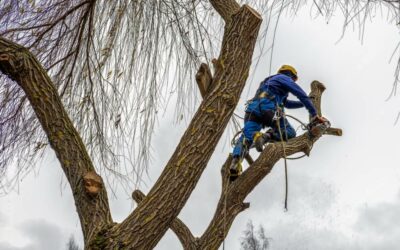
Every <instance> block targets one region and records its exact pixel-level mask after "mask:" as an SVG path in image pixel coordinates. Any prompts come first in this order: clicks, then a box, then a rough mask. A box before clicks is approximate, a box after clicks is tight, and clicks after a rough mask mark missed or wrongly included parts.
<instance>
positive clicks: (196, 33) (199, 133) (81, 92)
mask: <svg viewBox="0 0 400 250" xmlns="http://www.w3.org/2000/svg"><path fill="white" fill-rule="evenodd" d="M257 2H258V1H252V2H251V3H249V4H250V5H251V6H253V7H254V8H252V7H250V5H240V4H239V3H237V2H236V1H235V0H210V1H208V2H206V1H201V0H185V1H174V0H172V1H158V0H152V1H140V0H138V1H105V0H86V1H84V0H73V1H66V0H57V1H53V0H52V1H50V0H44V1H34V0H27V1H15V0H3V1H2V2H1V4H2V6H1V7H0V23H1V26H0V72H2V75H1V84H0V93H1V96H0V108H1V109H0V126H1V127H0V156H1V158H0V169H1V175H2V176H4V175H5V174H6V173H7V170H8V169H9V166H15V167H16V168H18V169H19V170H18V171H17V172H21V171H22V172H23V171H24V170H25V169H29V168H30V167H31V166H30V164H29V163H31V162H35V161H34V160H35V159H37V157H40V155H41V153H42V152H43V150H44V149H45V148H47V146H50V147H51V149H52V150H54V152H55V153H56V156H57V158H58V159H59V162H60V166H61V168H62V169H63V171H64V173H65V176H66V178H67V180H68V182H69V184H70V187H71V189H72V194H73V197H74V199H75V205H76V209H77V213H78V215H79V219H80V222H81V227H82V232H83V235H84V241H85V249H152V248H153V247H154V246H155V245H156V244H157V242H158V241H159V240H160V239H161V238H162V236H163V235H164V234H165V232H166V231H167V229H168V228H171V229H172V230H173V231H174V232H175V233H176V234H177V236H178V238H179V239H180V241H181V242H182V245H183V246H184V248H185V249H217V248H218V246H220V245H221V243H222V241H223V239H224V238H225V236H226V235H227V233H228V231H229V228H230V226H231V225H232V223H233V221H234V219H235V218H236V216H237V215H238V214H239V213H240V212H241V211H243V210H244V209H246V208H248V207H249V204H248V203H245V202H244V200H245V198H246V196H247V195H248V194H249V193H250V192H251V191H252V190H253V189H254V187H255V186H256V185H257V184H258V183H259V182H260V181H261V180H262V179H263V178H264V177H265V176H266V175H267V174H268V173H269V172H270V171H271V169H272V167H273V166H274V164H275V163H276V162H277V161H278V160H279V159H281V158H282V157H284V156H285V155H286V156H289V155H291V154H294V153H297V152H304V153H306V154H308V153H309V151H310V150H311V146H312V145H313V144H314V143H315V141H316V140H317V139H319V137H320V136H321V135H322V134H318V135H317V136H315V137H310V136H309V135H308V134H307V133H306V134H304V135H301V136H299V137H297V138H294V139H292V140H290V141H288V142H287V143H273V144H270V145H268V146H267V147H266V148H265V150H264V151H263V152H262V153H261V154H260V156H259V157H258V159H257V160H255V161H253V160H252V159H248V160H249V162H250V167H249V168H248V169H247V170H246V171H244V173H243V174H242V175H241V176H240V177H239V178H238V179H237V180H236V181H235V182H233V183H229V181H228V178H227V175H228V173H227V168H228V166H229V164H230V161H231V158H230V157H228V158H227V160H226V162H225V163H224V164H223V165H222V168H221V177H222V192H221V198H220V201H219V203H218V205H217V207H216V210H215V214H214V217H213V219H212V220H211V221H210V224H209V226H208V228H207V229H206V230H205V232H204V233H203V234H202V235H201V236H200V237H195V236H193V235H192V233H191V232H190V230H189V228H188V227H187V226H185V224H184V223H183V222H182V221H181V220H179V219H178V218H177V216H178V214H179V212H180V211H181V209H182V208H183V206H184V205H185V203H186V201H187V199H188V198H189V196H190V194H191V193H192V191H193V190H194V188H195V187H196V184H197V182H198V180H199V178H200V177H201V174H202V173H203V171H204V169H205V168H206V167H207V163H208V161H209V159H210V157H211V155H212V153H213V152H214V150H215V147H216V145H217V143H218V141H219V139H220V137H221V136H222V133H223V132H224V130H225V128H226V126H227V124H228V122H229V120H230V118H231V116H232V114H233V111H234V109H235V107H236V104H237V102H238V100H239V97H240V94H241V92H242V90H243V88H244V86H245V83H246V79H247V78H248V75H249V70H250V65H251V61H252V56H253V51H254V46H255V44H256V42H257V38H258V34H259V29H260V25H261V22H262V17H261V15H260V14H259V13H258V12H257V11H256V9H258V10H266V9H269V10H274V9H276V10H278V12H279V13H280V12H281V11H283V10H284V9H289V8H291V9H292V10H294V11H296V10H297V9H298V7H299V6H300V5H301V4H302V2H303V1H271V2H270V1H260V3H259V4H257ZM261 2H262V3H261ZM339 2H340V1H339ZM344 2H345V7H344V8H343V9H344V10H345V11H344V13H345V15H347V16H349V17H351V16H352V14H351V13H354V15H355V16H359V15H360V13H361V12H360V11H359V10H360V9H361V11H364V13H367V12H366V11H365V9H367V10H370V9H371V7H370V6H372V3H370V1H344ZM382 3H384V4H387V5H388V6H389V10H390V11H397V7H398V6H397V5H398V4H397V3H395V2H393V1H380V2H378V3H374V5H373V6H378V5H379V4H382ZM314 4H315V5H314V6H315V7H316V8H315V10H316V11H317V12H318V13H320V14H324V15H328V16H329V13H331V11H333V10H334V9H335V8H336V7H338V6H339V7H342V6H343V5H341V4H338V1H319V2H316V1H314ZM396 4H397V5H396ZM392 5H393V6H392ZM365 6H367V8H364V7H365ZM215 13H218V15H215ZM396 13H397V12H396ZM216 24H218V25H216ZM216 26H219V27H220V28H219V29H218V28H216ZM267 26H268V25H267ZM219 31H222V32H221V33H220V32H219ZM220 34H222V36H221V35H220ZM218 41H221V42H220V43H218ZM214 57H215V59H212V58H214ZM202 61H203V62H205V63H204V64H201V65H200V63H201V62H202ZM211 62H213V67H212V68H211V69H210V67H209V66H208V65H209V63H211ZM196 68H198V70H197V71H196V70H195V69H196ZM170 72H173V73H172V74H171V73H170ZM194 76H195V77H194ZM194 78H196V82H197V85H198V86H199V87H200V91H201V94H202V97H203V99H202V101H201V104H200V105H199V107H197V111H196V112H195V114H194V115H193V118H192V120H191V122H190V123H189V125H188V127H187V129H186V132H185V133H184V135H183V136H182V138H181V140H180V142H179V144H178V146H177V147H176V149H175V152H174V153H173V155H172V156H171V158H170V160H169V161H168V163H167V164H166V166H165V167H164V170H163V172H162V173H161V175H160V177H159V178H158V180H157V182H156V183H155V184H154V186H153V187H152V188H151V190H150V192H149V193H148V194H147V195H144V194H143V193H141V192H140V191H139V190H135V191H134V192H133V195H132V196H133V198H134V199H135V200H136V201H137V203H138V206H137V207H136V208H135V209H134V211H132V213H131V214H130V215H128V216H127V217H126V219H125V220H123V221H122V222H121V223H115V222H114V221H113V219H112V216H111V211H110V207H109V202H108V198H107V191H106V188H105V187H106V184H105V183H109V181H108V177H109V176H110V174H111V173H112V174H113V176H114V177H115V176H117V177H121V178H125V177H126V176H128V177H129V176H132V175H136V176H139V177H140V175H141V173H142V171H143V170H144V169H145V163H146V162H147V156H148V147H149V143H150V140H151V132H152V131H153V125H154V120H155V114H156V113H157V111H158V109H159V102H160V100H163V99H168V96H167V94H168V93H169V92H171V91H172V92H177V96H178V99H177V103H178V104H179V105H178V106H179V107H182V106H188V105H187V104H189V106H194V103H190V100H192V98H190V97H191V95H194V93H195V91H197V85H196V84H187V82H188V79H191V80H192V82H194ZM311 88H312V91H311V93H310V96H311V97H312V100H313V102H314V104H315V106H316V107H317V109H318V112H319V114H320V115H321V108H320V104H321V94H322V92H323V91H324V89H325V87H324V86H323V84H321V83H319V82H317V81H315V82H313V83H312V85H311ZM228 90H229V91H228ZM182 103H184V104H185V105H180V104H182ZM178 111H179V110H178ZM178 113H179V112H178ZM323 133H324V134H333V135H339V134H340V133H341V131H340V129H330V130H327V131H323ZM121 155H122V156H121ZM132 155H133V158H129V157H130V156H132ZM131 160H133V162H134V165H135V168H133V170H132V171H126V172H124V171H123V169H124V167H123V166H124V165H125V164H128V163H129V162H130V161H131ZM114 177H113V178H114ZM110 184H111V185H112V183H110ZM222 217H223V218H224V219H221V218H222Z"/></svg>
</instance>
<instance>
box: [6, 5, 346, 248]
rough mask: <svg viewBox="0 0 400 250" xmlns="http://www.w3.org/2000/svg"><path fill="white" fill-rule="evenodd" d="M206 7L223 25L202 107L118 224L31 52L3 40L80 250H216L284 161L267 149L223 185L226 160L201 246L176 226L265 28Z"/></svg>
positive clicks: (293, 146) (9, 70)
mask: <svg viewBox="0 0 400 250" xmlns="http://www.w3.org/2000/svg"><path fill="white" fill-rule="evenodd" d="M210 2H211V4H212V5H213V7H214V8H215V10H216V11H217V12H218V13H219V14H220V15H221V17H222V18H223V19H224V21H225V30H224V35H223V40H222V46H221V52H220V55H219V57H218V59H217V60H215V61H213V63H214V66H215V74H214V76H211V73H210V70H209V69H208V67H205V66H204V65H203V66H202V67H203V68H202V70H201V71H199V73H201V74H200V75H198V77H197V78H198V79H196V80H197V81H198V83H200V84H199V86H200V87H203V90H202V96H203V97H204V100H203V102H202V103H201V105H200V107H199V108H198V110H197V112H196V114H195V115H194V117H193V119H192V121H191V123H190V125H189V127H188V128H187V130H186V132H185V133H184V135H183V136H182V138H181V141H180V143H179V145H178V146H177V148H176V150H175V152H174V154H173V155H172V157H171V159H170V160H169V162H168V163H167V165H166V166H165V168H164V171H163V172H162V174H161V176H160V177H159V179H158V180H157V182H156V183H155V185H154V186H153V188H152V189H151V190H150V192H149V194H148V195H147V196H144V195H143V194H142V193H141V192H139V191H136V192H134V194H133V197H134V199H135V200H136V201H137V202H138V203H139V204H138V207H137V208H136V209H135V210H134V211H133V212H132V214H131V215H129V216H128V217H127V218H126V219H125V220H124V221H123V222H122V223H120V224H117V223H114V222H113V220H112V218H111V213H110V208H109V204H108V199H107V193H106V190H105V188H104V185H103V181H102V178H101V177H100V176H99V175H98V174H97V173H96V171H95V169H94V167H93V164H92V162H91V160H90V158H89V156H88V154H87V151H86V149H85V146H84V144H83V143H82V140H81V138H80V136H79V134H78V133H77V131H76V130H75V128H74V126H73V124H72V122H71V120H70V119H69V117H68V114H67V113H66V111H65V109H64V108H63V105H62V103H61V101H60V98H59V95H58V93H57V90H56V88H55V87H54V84H53V83H52V81H51V79H50V77H49V76H48V75H47V73H46V71H45V70H44V69H43V67H42V66H41V64H40V63H39V62H38V61H37V60H36V58H35V57H34V55H32V53H31V52H30V51H28V50H27V49H25V48H23V47H21V46H19V45H17V44H15V43H13V42H11V41H9V40H6V39H4V38H2V37H0V71H1V72H2V73H4V74H6V75H7V76H9V77H10V78H11V79H12V80H14V81H15V82H16V83H17V84H18V85H19V86H20V87H21V88H22V89H23V90H24V92H25V94H26V96H27V98H28V99H29V102H30V104H31V106H32V108H33V109H34V111H35V113H36V115H37V118H38V119H39V121H40V123H41V124H42V127H43V129H44V131H45V132H46V134H47V137H48V140H49V142H50V145H51V147H52V148H53V149H54V151H55V152H56V155H57V157H58V159H59V161H60V164H61V167H62V169H63V171H64V172H65V175H66V176H67V179H68V181H69V183H70V186H71V189H72V193H73V196H74V199H75V204H76V207H77V212H78V215H79V218H80V221H81V226H82V231H83V235H84V240H85V249H152V248H154V247H155V245H156V244H157V243H158V242H159V240H160V239H161V237H162V236H163V235H164V234H165V232H166V230H167V229H168V228H169V227H171V228H172V230H174V232H175V233H176V234H177V236H178V238H179V239H180V241H181V242H182V245H183V246H184V248H185V249H217V248H218V247H219V246H220V245H221V243H222V241H223V239H224V237H225V236H226V235H227V232H228V231H229V228H230V226H231V225H232V223H233V221H234V219H235V217H236V215H237V214H239V213H240V212H241V211H243V210H244V209H246V208H247V207H248V206H249V204H247V203H244V202H243V201H244V199H245V197H246V196H247V195H248V194H249V193H250V192H251V190H252V189H253V188H254V187H255V186H256V185H257V184H258V183H259V182H260V181H261V180H262V178H264V177H265V176H266V175H267V174H268V173H269V171H270V170H271V168H272V167H273V165H274V164H275V162H277V161H278V160H279V159H280V158H281V157H282V156H283V147H282V145H281V144H270V145H269V146H268V147H267V148H266V149H265V150H264V152H263V153H262V154H261V155H260V157H259V158H258V159H257V160H256V161H254V162H253V160H252V159H251V158H249V159H248V160H249V162H250V163H251V167H250V168H249V169H247V170H246V171H245V172H244V173H243V175H242V176H240V177H239V178H238V179H237V180H236V181H235V182H234V183H233V184H229V183H228V181H227V178H226V177H227V167H228V166H229V163H230V160H231V158H230V157H228V159H227V161H226V163H225V164H224V166H223V169H222V170H223V171H222V176H223V181H222V183H223V188H222V190H223V192H222V193H221V198H220V202H219V204H218V206H217V209H216V212H215V216H214V218H213V220H212V221H211V223H210V225H209V227H208V228H207V230H206V231H205V232H204V234H203V235H202V236H201V237H200V238H196V237H194V236H193V235H192V233H191V232H190V230H189V229H188V227H187V226H186V225H185V224H184V223H183V222H182V221H180V220H179V219H177V216H178V214H179V212H180V211H181V209H182V208H183V206H184V205H185V203H186V202H187V199H188V198H189V196H190V194H191V193H192V191H193V189H194V188H195V186H196V184H197V182H198V180H199V179H200V176H201V174H202V172H203V171H204V169H205V168H206V166H207V163H208V161H209V159H210V157H211V155H212V153H213V151H214V149H215V147H216V145H217V143H218V141H219V139H220V137H221V135H222V134H223V131H224V130H225V127H226V125H227V123H228V121H229V119H230V117H231V115H232V113H233V110H234V108H235V107H236V105H237V102H238V100H239V97H240V94H241V92H242V90H243V87H244V85H245V82H246V79H247V77H248V72H249V68H250V64H251V58H252V55H253V50H254V46H255V43H256V39H257V35H258V31H259V28H260V24H261V21H262V19H261V17H260V16H259V14H258V13H257V12H256V11H254V10H253V9H252V8H250V7H249V6H247V5H244V6H242V7H240V6H239V4H238V3H237V2H236V1H234V0H210ZM315 86H320V85H318V84H317V85H315ZM315 86H314V87H313V91H314V92H315V93H314V94H315V95H314V100H315V101H316V102H317V103H318V104H319V103H320V102H319V100H320V99H318V98H319V97H320V94H321V93H322V90H321V89H320V88H319V87H315ZM318 91H320V92H318ZM339 132H340V131H339V130H335V129H333V130H331V131H330V133H331V134H335V133H339ZM316 139H317V138H314V139H311V140H310V139H309V138H308V137H307V136H306V135H303V136H300V137H297V138H295V139H292V140H290V141H289V142H288V143H286V144H285V147H286V153H287V154H292V153H295V152H299V151H304V152H308V150H309V145H311V144H312V143H314V141H315V140H316ZM221 216H224V219H223V220H222V219H221V218H222V217H221Z"/></svg>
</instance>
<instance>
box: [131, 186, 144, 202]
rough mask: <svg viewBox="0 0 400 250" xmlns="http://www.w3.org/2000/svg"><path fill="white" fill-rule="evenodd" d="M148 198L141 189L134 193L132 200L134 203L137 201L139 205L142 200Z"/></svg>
mask: <svg viewBox="0 0 400 250" xmlns="http://www.w3.org/2000/svg"><path fill="white" fill-rule="evenodd" d="M145 197H146V196H145V195H144V193H143V192H142V191H140V190H139V189H136V190H135V191H133V192H132V199H133V200H134V201H136V203H137V204H139V203H140V202H142V200H143V199H144V198H145Z"/></svg>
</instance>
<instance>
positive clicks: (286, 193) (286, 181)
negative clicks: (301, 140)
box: [276, 112, 289, 211]
mask: <svg viewBox="0 0 400 250" xmlns="http://www.w3.org/2000/svg"><path fill="white" fill-rule="evenodd" d="M276 114H277V115H276V124H277V126H278V131H279V137H280V138H281V144H282V147H283V160H284V163H285V211H288V208H287V201H288V192H289V181H288V169H287V160H286V158H287V156H286V146H285V143H284V142H283V135H282V130H281V124H280V123H281V122H280V120H281V118H283V126H284V128H285V139H286V141H287V131H286V118H285V114H284V113H283V112H276Z"/></svg>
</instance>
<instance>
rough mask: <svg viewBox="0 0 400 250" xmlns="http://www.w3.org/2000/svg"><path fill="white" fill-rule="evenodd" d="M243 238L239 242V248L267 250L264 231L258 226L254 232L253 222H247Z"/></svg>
mask: <svg viewBox="0 0 400 250" xmlns="http://www.w3.org/2000/svg"><path fill="white" fill-rule="evenodd" d="M243 234H244V236H243V237H242V240H241V243H240V245H241V247H242V249H243V250H267V249H268V247H269V240H268V238H267V237H266V236H265V229H264V227H263V226H262V225H260V227H259V229H258V230H257V231H256V230H255V229H254V225H253V222H252V221H251V220H250V221H248V222H247V225H246V229H245V230H244V232H243Z"/></svg>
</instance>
